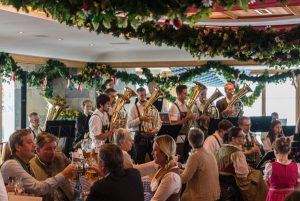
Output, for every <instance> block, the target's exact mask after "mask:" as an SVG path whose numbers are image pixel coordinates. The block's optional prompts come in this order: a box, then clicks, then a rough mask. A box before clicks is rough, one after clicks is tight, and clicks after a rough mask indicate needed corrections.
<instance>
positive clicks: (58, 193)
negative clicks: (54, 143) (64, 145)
mask: <svg viewBox="0 0 300 201" xmlns="http://www.w3.org/2000/svg"><path fill="white" fill-rule="evenodd" d="M69 164H70V160H69V159H68V158H67V157H66V156H65V155H64V154H63V153H62V152H56V153H55V156H54V159H53V162H52V163H51V165H46V164H44V163H43V162H42V161H41V160H40V159H39V157H38V156H37V155H36V156H35V157H34V158H33V159H31V160H30V166H31V168H32V169H33V171H34V173H35V178H36V179H37V180H39V181H43V180H46V179H47V178H49V177H53V176H55V175H57V174H58V173H60V172H61V171H63V170H64V168H65V167H67V166H68V165H69ZM73 199H74V190H73V189H72V188H71V185H70V182H69V180H65V181H64V182H63V183H61V184H60V185H59V186H58V187H57V188H55V189H52V190H51V191H50V192H49V193H48V194H46V195H45V196H44V197H43V201H62V200H65V201H72V200H73Z"/></svg>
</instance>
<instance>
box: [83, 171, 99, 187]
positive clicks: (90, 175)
mask: <svg viewBox="0 0 300 201" xmlns="http://www.w3.org/2000/svg"><path fill="white" fill-rule="evenodd" d="M85 178H86V179H87V180H88V181H89V182H90V183H92V182H94V181H95V180H96V179H97V178H98V172H97V171H96V170H94V169H91V168H88V169H87V170H86V172H85Z"/></svg>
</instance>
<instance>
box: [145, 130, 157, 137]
mask: <svg viewBox="0 0 300 201" xmlns="http://www.w3.org/2000/svg"><path fill="white" fill-rule="evenodd" d="M157 132H158V129H157V128H151V129H150V130H149V131H148V132H147V135H150V136H155V134H156V133H157Z"/></svg>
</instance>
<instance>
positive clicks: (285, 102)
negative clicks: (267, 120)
mask: <svg viewBox="0 0 300 201" xmlns="http://www.w3.org/2000/svg"><path fill="white" fill-rule="evenodd" d="M295 100H296V90H295V87H294V86H293V85H291V81H290V80H287V81H286V82H285V83H280V84H273V83H272V84H268V85H267V87H266V112H267V115H271V113H272V112H277V113H278V114H279V119H287V125H295V122H296V119H295V118H296V117H295V116H296V102H295Z"/></svg>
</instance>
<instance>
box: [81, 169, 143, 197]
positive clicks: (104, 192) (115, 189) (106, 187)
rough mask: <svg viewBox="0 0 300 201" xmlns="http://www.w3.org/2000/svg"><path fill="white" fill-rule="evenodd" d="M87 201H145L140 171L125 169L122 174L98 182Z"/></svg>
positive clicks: (92, 188)
mask: <svg viewBox="0 0 300 201" xmlns="http://www.w3.org/2000/svg"><path fill="white" fill-rule="evenodd" d="M87 201H144V189H143V184H142V181H141V175H140V173H139V171H138V170H136V169H133V168H130V169H125V170H124V172H123V173H122V174H119V175H109V176H108V177H105V178H103V179H100V180H98V181H96V182H95V183H94V184H93V186H92V187H91V189H90V194H89V195H88V197H87Z"/></svg>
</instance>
